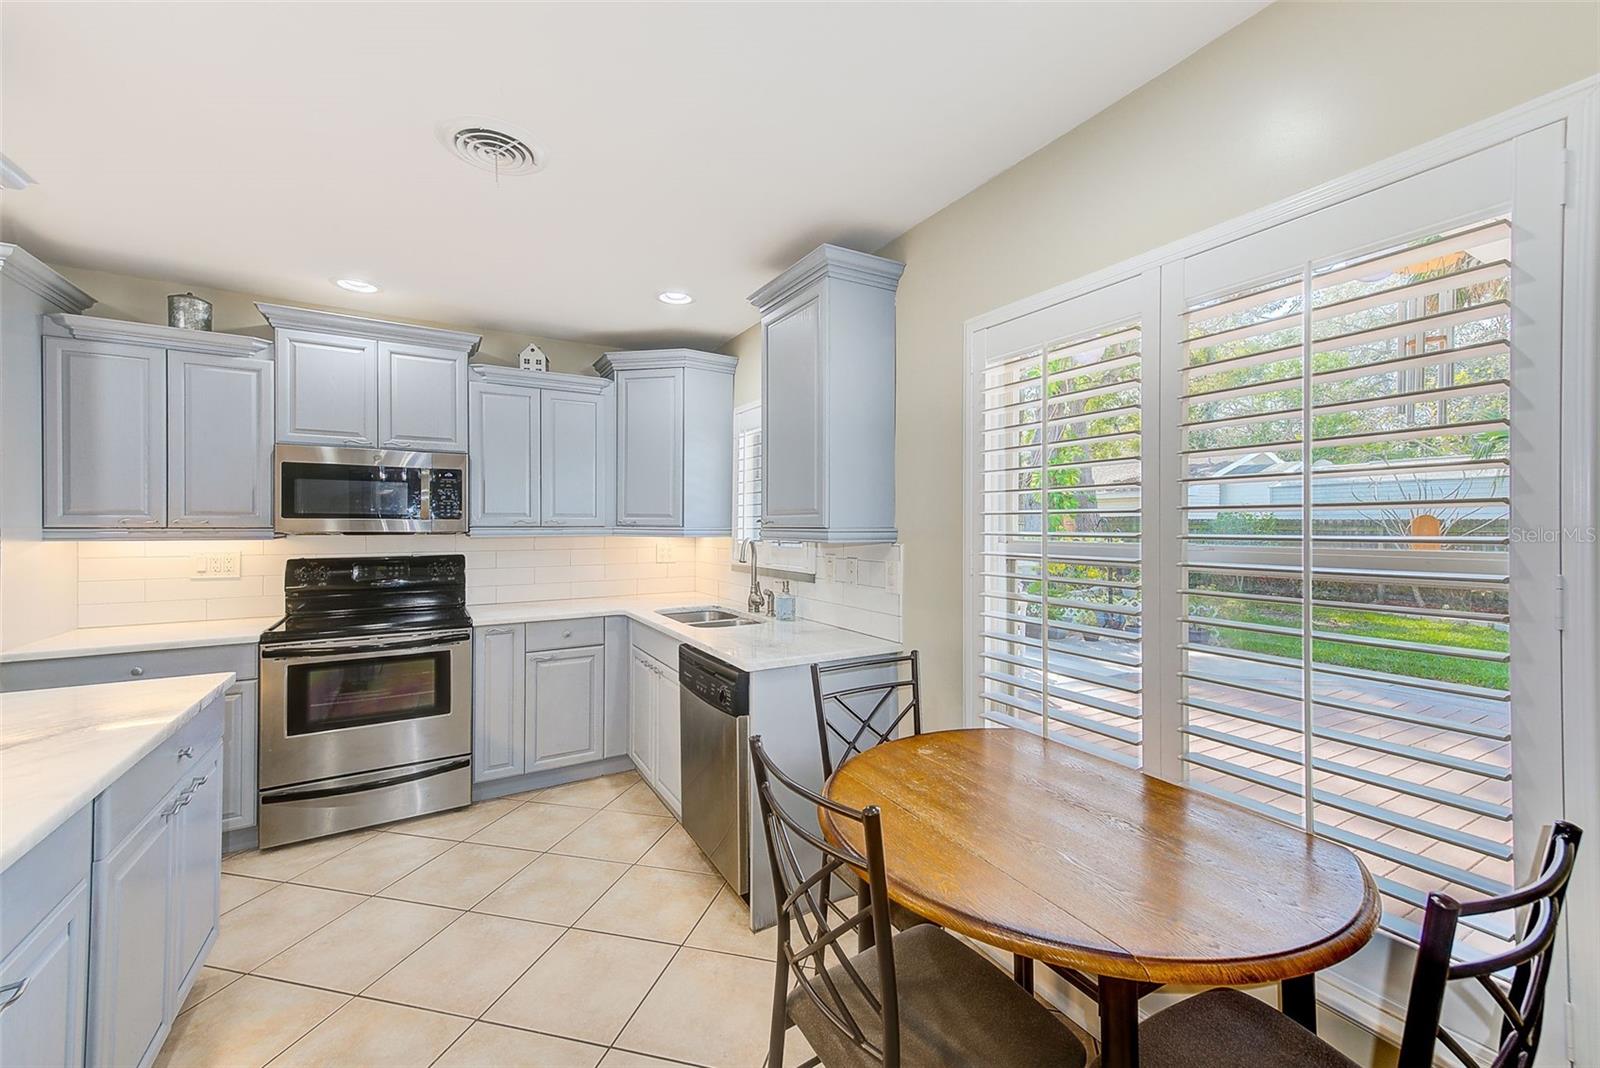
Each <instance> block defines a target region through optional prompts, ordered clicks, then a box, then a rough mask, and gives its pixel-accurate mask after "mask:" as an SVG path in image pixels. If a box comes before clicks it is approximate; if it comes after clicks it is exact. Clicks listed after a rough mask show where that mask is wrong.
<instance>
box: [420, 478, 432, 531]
mask: <svg viewBox="0 0 1600 1068" xmlns="http://www.w3.org/2000/svg"><path fill="white" fill-rule="evenodd" d="M417 481H418V482H419V483H420V484H421V486H422V500H421V501H420V502H419V506H418V510H417V518H418V519H432V518H433V468H431V467H424V468H422V469H421V470H420V471H418V472H417Z"/></svg>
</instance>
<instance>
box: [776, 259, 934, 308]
mask: <svg viewBox="0 0 1600 1068" xmlns="http://www.w3.org/2000/svg"><path fill="white" fill-rule="evenodd" d="M905 269H906V265H905V264H903V263H901V262H900V261H899V260H890V259H885V258H884V257H882V256H873V255H870V254H868V253H866V252H857V251H855V250H854V249H848V248H840V247H839V246H838V245H818V246H817V247H816V248H814V249H812V250H811V251H810V252H809V253H807V254H806V255H805V256H803V257H802V258H801V259H800V261H799V262H798V263H796V264H795V265H794V266H793V267H790V268H789V269H788V270H787V271H784V272H783V273H782V274H780V275H779V276H778V277H776V278H774V279H773V280H772V281H770V282H768V283H767V284H766V285H764V286H762V287H761V288H760V289H758V290H756V291H755V292H754V293H752V294H750V298H749V299H750V303H751V304H754V305H755V306H756V307H757V308H758V309H760V311H761V313H762V314H763V315H765V314H766V313H767V309H769V308H771V307H774V306H775V305H778V304H782V303H783V302H784V301H786V300H788V299H789V298H790V297H791V296H793V295H794V294H795V293H797V292H799V291H800V290H802V289H804V288H805V287H806V286H808V285H810V284H811V283H812V282H815V281H816V280H817V279H819V278H821V277H823V276H824V275H826V276H828V277H829V278H839V279H843V280H844V281H847V282H857V283H860V284H861V285H868V286H875V287H877V288H878V289H887V290H889V291H890V292H893V291H894V290H895V288H896V287H897V286H899V284H900V276H901V275H902V274H904V273H905Z"/></svg>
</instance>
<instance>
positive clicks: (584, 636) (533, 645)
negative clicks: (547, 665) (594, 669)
mask: <svg viewBox="0 0 1600 1068" xmlns="http://www.w3.org/2000/svg"><path fill="white" fill-rule="evenodd" d="M605 642H606V621H605V619H604V618H595V619H559V620H555V621H553V622H550V623H529V624H528V632H527V650H528V652H530V653H532V652H535V651H538V650H541V649H577V648H580V647H582V646H585V645H604V644H605Z"/></svg>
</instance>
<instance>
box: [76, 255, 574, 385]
mask: <svg viewBox="0 0 1600 1068" xmlns="http://www.w3.org/2000/svg"><path fill="white" fill-rule="evenodd" d="M51 266H52V267H54V268H55V269H56V270H57V271H60V272H61V274H62V275H64V276H65V277H66V278H67V279H68V280H69V281H71V282H72V283H73V284H75V285H77V286H79V287H80V288H82V289H83V290H84V291H85V292H87V293H89V294H90V295H92V296H93V297H94V298H95V300H96V301H98V302H99V303H97V304H96V305H95V306H94V307H93V308H90V309H89V314H90V315H101V316H105V317H106V318H108V319H132V320H134V321H136V322H141V323H165V322H166V321H167V296H168V295H169V294H172V293H188V292H192V293H194V294H195V296H198V297H203V298H205V299H206V300H209V301H210V302H211V304H212V309H211V325H212V329H215V330H226V331H230V332H234V333H252V334H260V335H261V336H262V337H270V336H271V330H270V328H269V327H268V326H267V324H266V323H265V322H264V321H263V320H262V318H261V313H260V312H258V311H256V306H255V302H256V301H258V300H260V301H267V302H269V303H272V304H291V305H294V306H296V307H302V308H305V307H312V308H319V309H321V310H324V311H336V312H345V313H346V314H349V315H366V316H371V317H372V318H375V319H388V318H395V316H392V315H389V314H387V313H385V314H378V313H374V312H372V311H369V310H367V309H365V308H362V307H361V305H360V303H359V301H357V300H351V301H349V302H347V303H344V304H340V305H334V304H307V303H306V302H305V301H299V300H280V299H277V298H274V297H268V296H262V295H260V294H246V293H239V292H236V291H234V290H231V289H215V288H212V287H209V286H200V285H193V284H191V283H189V282H168V281H162V280H160V279H156V278H141V277H139V276H137V275H131V274H115V273H113V272H110V271H92V270H88V269H85V268H82V267H68V266H65V265H63V264H51ZM408 321H410V322H417V323H422V324H424V325H427V326H442V327H446V328H448V329H451V330H465V331H468V332H470V333H474V334H482V335H483V344H482V345H481V346H480V347H479V355H478V356H476V357H475V358H474V360H475V361H481V362H484V363H503V364H515V363H516V362H517V353H519V352H521V351H522V348H523V346H524V345H526V344H527V343H528V342H529V341H537V342H538V343H539V347H540V348H542V349H544V351H545V353H546V354H547V355H548V356H549V357H550V369H551V370H552V371H564V372H566V373H568V374H594V373H595V372H594V369H593V368H594V362H595V361H596V360H598V359H599V358H600V356H601V354H602V353H604V352H605V351H606V349H605V346H603V345H586V344H584V343H582V342H579V341H562V340H559V339H556V338H543V337H535V336H533V335H532V334H507V333H502V332H497V331H492V330H487V331H486V330H481V329H479V328H478V327H476V326H471V325H461V324H458V323H436V322H429V321H427V320H424V319H410V320H408Z"/></svg>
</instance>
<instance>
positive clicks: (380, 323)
mask: <svg viewBox="0 0 1600 1068" xmlns="http://www.w3.org/2000/svg"><path fill="white" fill-rule="evenodd" d="M256 309H257V310H258V311H260V312H261V316H262V318H264V319H266V321H267V323H268V325H270V326H271V327H272V328H273V329H274V330H316V331H319V332H321V333H326V334H349V335H352V336H354V337H361V338H373V339H375V340H378V341H400V342H406V343H409V344H413V345H437V346H439V347H440V348H446V349H453V350H462V349H465V350H466V352H467V355H468V356H471V355H472V354H473V353H475V352H477V351H478V343H479V342H481V341H482V340H483V337H482V336H481V335H479V334H468V333H464V332H462V331H460V330H445V329H443V328H441V327H437V326H418V325H416V324H415V323H396V322H391V321H390V320H387V319H369V318H367V317H365V316H362V315H345V314H343V313H341V312H325V311H314V310H312V309H310V308H291V307H288V306H287V305H283V304H264V303H262V302H260V301H257V302H256Z"/></svg>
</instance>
